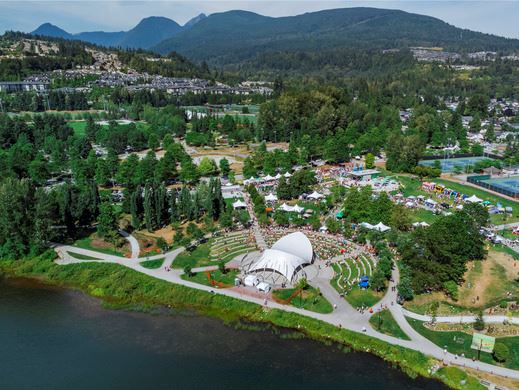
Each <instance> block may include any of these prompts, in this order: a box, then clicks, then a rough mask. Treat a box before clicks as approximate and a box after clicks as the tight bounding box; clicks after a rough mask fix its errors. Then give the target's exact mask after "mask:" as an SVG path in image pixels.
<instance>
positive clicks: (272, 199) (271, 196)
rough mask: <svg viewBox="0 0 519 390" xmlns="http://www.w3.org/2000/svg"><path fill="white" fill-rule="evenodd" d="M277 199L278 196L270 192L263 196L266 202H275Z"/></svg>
mask: <svg viewBox="0 0 519 390" xmlns="http://www.w3.org/2000/svg"><path fill="white" fill-rule="evenodd" d="M277 200H278V197H277V196H276V195H274V194H273V193H272V192H271V193H270V194H268V195H267V196H265V201H266V202H276V201H277Z"/></svg>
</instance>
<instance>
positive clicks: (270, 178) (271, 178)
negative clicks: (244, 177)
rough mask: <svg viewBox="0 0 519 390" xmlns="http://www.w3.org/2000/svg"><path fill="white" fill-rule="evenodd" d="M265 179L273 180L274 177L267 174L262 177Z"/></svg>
mask: <svg viewBox="0 0 519 390" xmlns="http://www.w3.org/2000/svg"><path fill="white" fill-rule="evenodd" d="M263 179H264V180H265V181H271V180H274V177H272V176H270V175H267V176H265V177H264V178H263Z"/></svg>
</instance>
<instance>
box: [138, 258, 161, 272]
mask: <svg viewBox="0 0 519 390" xmlns="http://www.w3.org/2000/svg"><path fill="white" fill-rule="evenodd" d="M162 263H164V257H161V258H160V259H155V260H145V261H141V262H140V265H142V266H143V267H144V268H148V269H157V268H160V266H161V265H162Z"/></svg>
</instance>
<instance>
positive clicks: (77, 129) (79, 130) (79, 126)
mask: <svg viewBox="0 0 519 390" xmlns="http://www.w3.org/2000/svg"><path fill="white" fill-rule="evenodd" d="M67 124H68V125H69V126H70V127H72V130H74V134H75V135H79V136H83V135H85V128H86V122H85V121H81V122H75V121H74V122H68V123H67Z"/></svg>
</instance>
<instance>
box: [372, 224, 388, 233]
mask: <svg viewBox="0 0 519 390" xmlns="http://www.w3.org/2000/svg"><path fill="white" fill-rule="evenodd" d="M373 229H374V230H378V231H379V232H387V231H388V230H391V228H390V227H389V226H386V225H384V224H383V223H382V222H379V223H377V224H376V225H375V226H373Z"/></svg>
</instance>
